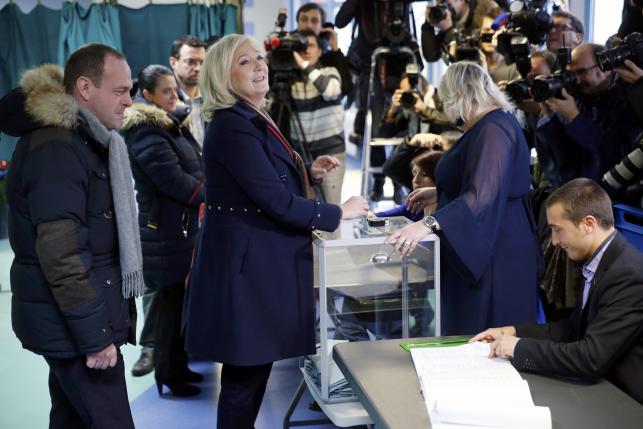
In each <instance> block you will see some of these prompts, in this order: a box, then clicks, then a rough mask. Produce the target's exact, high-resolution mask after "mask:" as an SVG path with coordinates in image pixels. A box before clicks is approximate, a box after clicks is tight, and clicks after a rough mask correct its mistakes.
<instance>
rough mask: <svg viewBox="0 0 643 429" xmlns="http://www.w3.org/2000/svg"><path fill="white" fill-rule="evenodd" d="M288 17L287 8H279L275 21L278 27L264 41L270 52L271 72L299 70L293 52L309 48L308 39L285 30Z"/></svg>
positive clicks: (267, 50)
mask: <svg viewBox="0 0 643 429" xmlns="http://www.w3.org/2000/svg"><path fill="white" fill-rule="evenodd" d="M287 19H288V16H287V15H286V9H285V8H281V9H279V13H278V15H277V21H276V22H275V26H276V27H277V28H276V30H275V32H273V33H271V34H269V35H268V38H267V39H266V40H265V41H264V47H265V48H266V52H269V53H270V72H271V73H287V72H298V71H299V67H298V66H297V64H296V63H295V59H294V57H293V52H305V51H306V49H307V48H308V39H306V38H305V37H303V36H301V35H300V34H299V33H297V32H293V33H288V32H287V31H285V30H284V27H285V26H286V20H287Z"/></svg>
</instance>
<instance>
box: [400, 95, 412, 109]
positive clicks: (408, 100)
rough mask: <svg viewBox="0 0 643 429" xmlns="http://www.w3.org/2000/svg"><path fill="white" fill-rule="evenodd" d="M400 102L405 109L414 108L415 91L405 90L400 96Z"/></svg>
mask: <svg viewBox="0 0 643 429" xmlns="http://www.w3.org/2000/svg"><path fill="white" fill-rule="evenodd" d="M400 104H401V105H402V108H404V109H412V108H413V106H415V96H414V95H413V91H405V92H403V93H402V96H401V97H400Z"/></svg>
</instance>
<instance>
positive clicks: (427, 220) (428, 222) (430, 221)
mask: <svg viewBox="0 0 643 429" xmlns="http://www.w3.org/2000/svg"><path fill="white" fill-rule="evenodd" d="M423 222H424V225H425V226H426V227H427V228H429V230H431V233H433V234H435V233H437V232H438V229H439V228H438V221H437V220H435V218H434V217H433V216H425V217H424V219H423Z"/></svg>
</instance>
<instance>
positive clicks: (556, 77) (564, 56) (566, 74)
mask: <svg viewBox="0 0 643 429" xmlns="http://www.w3.org/2000/svg"><path fill="white" fill-rule="evenodd" d="M571 51H572V50H571V49H570V48H560V49H559V50H558V55H557V58H556V64H557V65H558V67H557V71H556V72H555V73H553V74H551V75H549V76H541V77H538V78H536V79H534V82H533V84H532V85H531V94H532V95H533V97H534V100H535V101H538V102H541V101H545V100H547V99H549V98H552V97H558V98H562V94H561V92H562V90H563V88H564V89H565V90H566V91H567V92H572V93H573V92H574V91H575V90H576V76H575V75H574V73H572V72H570V71H567V69H566V67H567V65H568V64H569V63H570V62H571Z"/></svg>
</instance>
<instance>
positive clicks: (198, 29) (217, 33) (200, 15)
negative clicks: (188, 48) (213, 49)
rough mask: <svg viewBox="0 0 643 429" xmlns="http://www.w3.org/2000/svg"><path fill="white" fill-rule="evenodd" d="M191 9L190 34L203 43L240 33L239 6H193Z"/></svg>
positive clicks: (189, 7) (190, 6)
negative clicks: (238, 26) (238, 23)
mask: <svg viewBox="0 0 643 429" xmlns="http://www.w3.org/2000/svg"><path fill="white" fill-rule="evenodd" d="M188 9H189V16H190V20H189V26H188V33H189V34H191V35H193V36H195V37H198V38H199V39H201V40H203V41H206V42H207V41H208V40H210V39H212V38H213V37H222V36H225V35H226V34H232V33H238V32H239V31H238V30H239V29H238V28H237V6H234V5H230V4H223V3H218V4H213V5H205V4H192V5H189V6H188Z"/></svg>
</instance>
